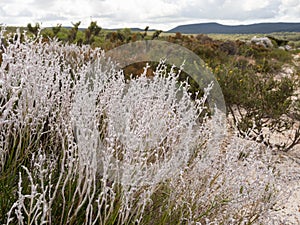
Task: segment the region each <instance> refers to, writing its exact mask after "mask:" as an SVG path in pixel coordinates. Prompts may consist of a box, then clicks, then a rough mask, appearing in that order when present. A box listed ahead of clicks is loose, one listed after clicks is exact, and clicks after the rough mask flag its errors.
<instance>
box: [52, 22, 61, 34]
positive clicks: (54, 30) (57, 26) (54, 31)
mask: <svg viewBox="0 0 300 225" xmlns="http://www.w3.org/2000/svg"><path fill="white" fill-rule="evenodd" d="M60 30H61V24H57V25H56V26H55V27H52V31H53V34H54V36H57V34H58V32H59V31H60Z"/></svg>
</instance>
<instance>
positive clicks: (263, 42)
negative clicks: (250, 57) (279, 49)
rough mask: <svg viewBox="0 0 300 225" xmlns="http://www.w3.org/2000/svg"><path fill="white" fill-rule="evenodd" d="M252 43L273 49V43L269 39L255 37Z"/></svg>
mask: <svg viewBox="0 0 300 225" xmlns="http://www.w3.org/2000/svg"><path fill="white" fill-rule="evenodd" d="M251 43H253V44H256V45H261V46H264V47H265V48H273V44H272V41H271V40H270V39H269V38H268V37H261V38H257V37H256V36H254V37H253V38H251Z"/></svg>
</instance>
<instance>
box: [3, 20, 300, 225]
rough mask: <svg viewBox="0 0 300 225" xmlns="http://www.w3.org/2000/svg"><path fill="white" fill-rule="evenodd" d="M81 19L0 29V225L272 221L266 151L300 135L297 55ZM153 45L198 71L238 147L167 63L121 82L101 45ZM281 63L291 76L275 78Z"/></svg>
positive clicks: (273, 192) (273, 190) (272, 187)
mask: <svg viewBox="0 0 300 225" xmlns="http://www.w3.org/2000/svg"><path fill="white" fill-rule="evenodd" d="M79 24H80V23H79ZM79 24H78V23H76V24H73V28H72V29H69V30H66V29H65V28H62V27H61V26H60V25H58V26H57V27H56V28H54V29H47V30H45V31H43V32H41V33H43V36H40V35H39V33H37V34H35V33H33V34H32V36H31V35H30V34H29V35H24V34H22V33H17V34H11V35H7V34H6V33H5V32H4V31H3V30H2V34H1V37H2V38H1V67H0V107H1V108H0V189H1V191H0V215H3V216H1V217H0V223H1V224H274V223H275V222H278V221H273V220H272V219H271V218H270V217H269V213H270V211H271V209H272V208H273V207H274V205H275V203H276V201H277V200H278V198H279V197H281V196H278V195H277V191H278V190H280V188H282V187H280V186H279V184H278V183H277V182H276V179H277V171H276V168H275V166H274V165H272V163H271V161H270V157H271V153H272V150H277V151H278V150H281V151H288V150H290V149H291V148H292V147H293V146H295V145H296V144H297V143H299V139H300V137H299V132H300V128H299V126H300V125H299V107H300V104H299V99H298V98H295V97H297V96H296V93H297V90H299V83H298V82H299V71H298V68H297V66H296V65H295V64H293V60H294V58H293V54H297V53H298V52H297V51H296V50H294V51H293V52H286V51H283V50H278V49H275V48H274V49H266V48H264V47H261V46H257V45H252V44H247V43H245V42H241V41H225V42H224V41H219V40H213V39H211V38H209V37H208V36H205V35H197V36H185V35H181V34H179V33H178V34H176V35H175V36H160V35H159V33H156V35H155V36H154V35H152V36H150V35H147V31H145V34H141V33H132V32H131V31H130V30H128V29H124V30H121V31H113V32H106V31H103V30H102V29H101V28H100V27H99V26H98V25H97V24H96V23H91V25H90V27H89V28H88V30H87V31H85V32H82V31H80V29H78V27H79ZM28 28H29V27H28ZM31 28H32V26H31ZM33 30H35V29H34V28H33ZM4 33H5V35H4ZM54 36H56V37H57V39H56V38H54ZM154 38H160V40H167V41H169V42H172V43H177V44H180V45H182V46H184V47H186V48H188V49H190V50H192V51H193V52H195V53H196V54H197V55H199V56H200V57H201V58H202V59H203V60H204V61H205V62H206V63H207V64H206V66H207V67H208V68H209V69H211V71H212V72H213V73H214V74H215V75H216V77H217V80H218V81H219V83H220V85H221V87H222V90H223V94H224V97H225V100H226V103H227V108H228V114H229V115H228V118H229V120H230V121H233V125H232V126H233V127H236V128H237V132H238V134H239V135H240V136H242V137H243V139H241V138H238V137H237V136H236V135H228V133H226V130H224V129H223V128H224V127H223V124H220V118H221V117H222V112H218V110H216V113H215V114H213V115H210V114H204V115H203V112H205V109H206V99H207V97H208V95H207V93H206V92H199V90H198V89H197V88H198V87H197V86H195V85H194V84H193V83H191V82H189V80H188V79H182V78H180V76H181V73H180V71H178V68H175V67H170V65H165V64H164V63H163V62H161V63H158V64H150V65H153V67H154V68H149V65H146V66H145V67H144V68H143V70H142V71H141V74H140V75H139V76H131V80H129V81H128V77H126V74H124V72H123V71H122V70H117V69H116V65H114V64H113V63H111V62H109V60H108V59H107V58H106V57H105V52H104V51H103V50H102V49H105V50H109V49H111V48H113V47H116V46H119V45H121V44H124V43H127V42H130V41H137V40H145V39H146V40H147V39H148V40H151V39H154ZM80 40H81V41H80ZM97 46H100V47H102V48H98V47H97ZM137 65H141V64H137ZM285 66H289V68H290V67H291V66H293V69H292V72H291V73H289V74H286V73H285V74H282V75H281V73H282V72H283V68H284V67H285ZM140 69H141V68H138V67H137V68H135V69H132V68H131V70H130V71H131V72H133V73H134V72H137V71H140ZM149 71H150V73H151V74H154V75H155V76H151V77H149ZM139 73H140V72H139ZM277 75H278V76H277ZM150 80H151V82H149V81H150ZM179 80H181V81H179ZM197 91H198V92H199V93H198V92H197ZM191 92H192V93H193V94H194V95H193V97H192V96H191V95H192V94H191ZM196 93H198V94H196ZM178 95H180V96H181V98H178ZM200 116H201V120H200V119H199V118H200ZM270 132H272V133H274V132H278V133H279V134H282V135H284V136H285V134H286V133H285V132H289V136H290V139H287V140H283V141H284V142H283V143H277V142H276V141H275V142H274V141H273V139H271V137H270V136H269V133H270ZM250 140H255V141H254V142H253V141H250ZM259 142H261V143H264V144H265V145H266V147H265V146H262V145H261V144H260V143H259Z"/></svg>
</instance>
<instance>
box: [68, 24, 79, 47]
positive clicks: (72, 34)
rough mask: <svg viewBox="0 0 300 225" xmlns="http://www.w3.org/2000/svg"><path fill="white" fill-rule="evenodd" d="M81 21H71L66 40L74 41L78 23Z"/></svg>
mask: <svg viewBox="0 0 300 225" xmlns="http://www.w3.org/2000/svg"><path fill="white" fill-rule="evenodd" d="M80 23H81V21H79V22H77V23H72V25H73V27H72V29H71V30H70V33H69V35H68V41H69V42H74V41H75V40H76V35H77V32H78V27H79V25H80Z"/></svg>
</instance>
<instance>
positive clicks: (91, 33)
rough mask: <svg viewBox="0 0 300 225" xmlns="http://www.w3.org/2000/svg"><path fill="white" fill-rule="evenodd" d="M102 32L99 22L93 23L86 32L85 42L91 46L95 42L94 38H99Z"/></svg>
mask: <svg viewBox="0 0 300 225" xmlns="http://www.w3.org/2000/svg"><path fill="white" fill-rule="evenodd" d="M101 30H102V28H101V27H99V26H98V25H97V21H92V22H91V24H90V26H89V27H88V28H87V29H86V30H85V40H86V43H87V44H91V43H93V42H94V39H93V38H94V37H95V36H97V35H98V34H99V33H100V31H101Z"/></svg>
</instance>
